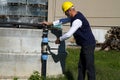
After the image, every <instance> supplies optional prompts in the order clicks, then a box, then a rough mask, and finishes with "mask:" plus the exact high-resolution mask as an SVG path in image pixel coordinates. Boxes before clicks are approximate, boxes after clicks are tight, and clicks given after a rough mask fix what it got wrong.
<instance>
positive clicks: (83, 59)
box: [43, 1, 95, 80]
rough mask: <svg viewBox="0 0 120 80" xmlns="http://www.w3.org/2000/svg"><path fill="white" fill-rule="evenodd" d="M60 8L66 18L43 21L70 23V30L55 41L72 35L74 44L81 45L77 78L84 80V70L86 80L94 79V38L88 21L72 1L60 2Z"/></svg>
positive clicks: (54, 24)
mask: <svg viewBox="0 0 120 80" xmlns="http://www.w3.org/2000/svg"><path fill="white" fill-rule="evenodd" d="M62 10H63V12H64V13H65V15H66V16H67V18H63V19H60V20H57V21H54V22H43V23H44V24H46V25H53V26H56V25H60V24H64V23H67V22H70V23H71V25H70V26H71V28H70V30H69V31H68V32H67V33H65V34H64V35H63V36H61V37H60V38H58V39H57V40H56V41H55V43H56V44H60V42H61V41H63V40H66V39H68V38H69V37H71V36H72V35H73V36H74V38H75V41H76V44H77V45H79V46H81V52H80V60H79V64H78V80H85V74H86V72H87V76H88V80H95V67H94V50H95V38H94V36H93V34H92V31H91V28H90V25H89V22H88V21H87V19H86V18H85V17H84V15H83V14H82V13H81V12H79V11H76V10H75V8H74V6H73V3H72V2H69V1H66V2H64V3H63V4H62Z"/></svg>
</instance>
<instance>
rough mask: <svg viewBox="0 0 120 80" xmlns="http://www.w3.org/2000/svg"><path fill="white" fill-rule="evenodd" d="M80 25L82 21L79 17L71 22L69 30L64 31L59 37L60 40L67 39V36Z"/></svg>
mask: <svg viewBox="0 0 120 80" xmlns="http://www.w3.org/2000/svg"><path fill="white" fill-rule="evenodd" d="M81 26H82V21H81V20H79V19H76V20H75V21H73V24H72V26H71V28H70V30H69V31H68V32H67V33H65V34H64V35H63V36H61V37H60V38H59V40H60V41H63V40H66V39H68V38H69V37H71V36H72V35H73V34H74V33H75V32H76V31H77V29H78V28H80V27H81Z"/></svg>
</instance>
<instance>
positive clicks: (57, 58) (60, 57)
mask: <svg viewBox="0 0 120 80" xmlns="http://www.w3.org/2000/svg"><path fill="white" fill-rule="evenodd" d="M51 33H53V34H54V35H55V36H56V38H59V37H60V36H61V35H62V30H59V29H52V30H51ZM49 51H50V54H51V56H52V58H53V60H54V62H55V63H57V62H60V65H61V68H62V73H63V74H64V73H65V60H66V57H67V52H66V48H65V41H62V42H61V43H60V45H59V47H58V54H55V53H53V52H51V50H50V46H49Z"/></svg>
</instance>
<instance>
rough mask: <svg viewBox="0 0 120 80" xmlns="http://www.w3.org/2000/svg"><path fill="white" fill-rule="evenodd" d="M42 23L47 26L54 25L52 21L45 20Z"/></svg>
mask: <svg viewBox="0 0 120 80" xmlns="http://www.w3.org/2000/svg"><path fill="white" fill-rule="evenodd" d="M41 24H45V25H47V26H51V25H52V22H47V21H43V22H41Z"/></svg>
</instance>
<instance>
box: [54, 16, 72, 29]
mask: <svg viewBox="0 0 120 80" xmlns="http://www.w3.org/2000/svg"><path fill="white" fill-rule="evenodd" d="M70 20H71V19H70V18H62V19H59V20H56V21H53V27H55V28H61V27H62V24H65V23H68V22H70Z"/></svg>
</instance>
